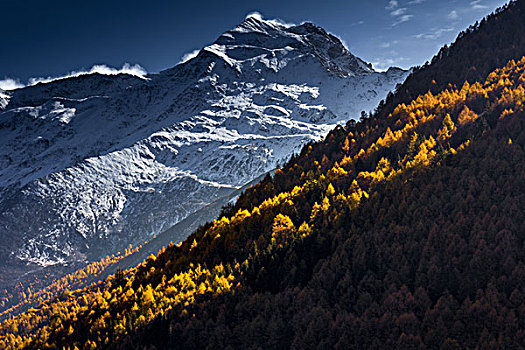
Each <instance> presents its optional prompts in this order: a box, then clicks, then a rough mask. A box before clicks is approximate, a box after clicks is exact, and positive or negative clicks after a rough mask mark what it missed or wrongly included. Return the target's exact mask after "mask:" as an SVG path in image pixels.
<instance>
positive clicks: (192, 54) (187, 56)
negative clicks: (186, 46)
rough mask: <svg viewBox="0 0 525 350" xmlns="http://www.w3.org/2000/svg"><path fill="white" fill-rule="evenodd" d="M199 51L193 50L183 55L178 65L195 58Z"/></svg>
mask: <svg viewBox="0 0 525 350" xmlns="http://www.w3.org/2000/svg"><path fill="white" fill-rule="evenodd" d="M200 51H201V50H199V49H197V50H193V51H191V52H187V53H185V54H184V55H182V57H181V59H180V61H179V63H178V64H180V63H185V62H188V61H189V60H191V59H192V58H195V57H197V55H198V54H199V52H200Z"/></svg>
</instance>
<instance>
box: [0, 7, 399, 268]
mask: <svg viewBox="0 0 525 350" xmlns="http://www.w3.org/2000/svg"><path fill="white" fill-rule="evenodd" d="M407 74H408V73H407V72H406V71H403V70H401V69H396V68H393V69H390V70H388V71H387V72H376V71H374V70H373V68H372V67H371V65H369V64H367V63H366V62H364V61H362V60H361V59H359V58H357V57H355V56H354V55H352V54H351V53H350V52H349V51H348V50H347V49H346V48H345V47H344V45H343V44H342V43H341V42H340V40H339V39H337V38H336V37H335V36H333V35H331V34H329V33H327V32H326V31H325V30H323V29H322V28H319V27H317V26H315V25H313V24H311V23H304V24H301V25H297V26H296V25H293V26H292V25H285V24H281V23H280V22H278V21H272V20H263V19H261V18H259V17H257V16H249V17H248V18H247V19H246V20H245V21H244V22H243V23H241V24H240V25H239V26H237V27H235V28H234V29H233V30H231V31H228V32H226V33H224V34H222V35H221V36H220V37H219V38H218V39H217V40H216V41H215V42H214V43H213V44H211V45H209V46H206V47H204V48H203V49H202V50H200V52H199V53H198V54H197V55H196V57H194V58H192V59H190V60H188V61H186V62H184V63H181V64H179V65H177V66H175V67H173V68H171V69H168V70H165V71H162V72H160V73H158V74H150V75H148V76H147V77H146V78H147V79H144V78H143V77H137V76H132V75H128V74H119V75H104V74H99V73H94V74H86V75H78V76H73V77H69V78H65V79H60V80H54V81H51V82H48V83H40V84H37V85H34V86H30V87H26V88H22V89H18V90H13V91H10V92H9V93H5V92H3V91H0V227H2V228H3V229H2V231H1V232H0V239H2V242H3V243H2V245H1V246H0V252H1V253H2V256H3V257H4V258H2V259H1V260H0V264H3V265H4V266H7V265H8V264H9V261H14V260H13V259H15V260H17V261H20V260H21V261H26V262H31V263H36V264H39V265H44V266H45V265H53V264H59V263H60V264H64V263H68V262H70V261H84V260H86V259H89V260H92V259H96V258H98V257H100V256H101V255H106V254H108V253H112V252H115V251H118V250H123V247H125V246H127V245H128V244H130V243H132V244H136V243H139V242H142V241H144V240H145V239H149V238H150V237H151V236H152V235H154V234H156V233H159V232H161V231H162V230H165V229H166V228H168V227H170V226H171V225H173V224H175V223H177V222H178V221H180V220H182V219H183V218H185V217H186V216H188V215H189V214H191V213H192V212H195V211H196V210H198V209H200V208H202V207H203V206H205V205H206V204H208V203H210V202H211V201H213V200H214V199H216V198H218V197H221V196H223V195H225V194H228V193H230V192H232V191H233V190H234V189H236V188H238V187H240V186H242V185H244V184H246V183H248V182H250V181H251V180H253V179H255V178H256V177H258V176H260V175H261V174H264V173H265V172H267V171H270V170H271V169H274V168H275V167H276V166H277V165H278V164H281V163H283V162H284V161H285V160H286V159H288V158H289V157H290V155H291V154H293V153H294V152H298V151H299V150H300V149H301V147H302V146H303V145H304V144H306V143H308V142H310V141H314V140H319V139H320V138H322V137H323V136H324V135H325V134H326V133H327V132H328V131H329V130H330V129H332V128H333V127H334V126H335V125H336V124H337V123H341V122H344V121H346V120H348V119H350V118H356V117H357V116H359V115H360V112H361V111H362V110H365V111H369V110H373V109H374V108H375V107H376V105H377V104H378V102H379V101H380V100H381V99H384V98H385V96H386V95H387V93H388V92H389V91H391V90H393V89H394V88H395V86H396V84H398V83H400V82H402V81H403V80H404V79H405V77H406V75H407Z"/></svg>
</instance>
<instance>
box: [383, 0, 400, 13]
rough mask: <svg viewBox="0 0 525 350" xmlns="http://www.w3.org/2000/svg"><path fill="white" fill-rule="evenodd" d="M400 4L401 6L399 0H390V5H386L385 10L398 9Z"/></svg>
mask: <svg viewBox="0 0 525 350" xmlns="http://www.w3.org/2000/svg"><path fill="white" fill-rule="evenodd" d="M398 6H399V2H397V0H390V1H389V2H388V5H387V6H386V7H385V10H387V11H391V10H394V9H396V8H397V7H398Z"/></svg>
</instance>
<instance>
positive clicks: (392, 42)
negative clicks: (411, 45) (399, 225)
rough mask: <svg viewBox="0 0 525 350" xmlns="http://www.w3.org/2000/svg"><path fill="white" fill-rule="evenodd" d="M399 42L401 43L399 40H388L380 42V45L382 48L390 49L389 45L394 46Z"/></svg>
mask: <svg viewBox="0 0 525 350" xmlns="http://www.w3.org/2000/svg"><path fill="white" fill-rule="evenodd" d="M397 44H399V41H398V40H394V41H391V42H390V41H387V42H383V43H380V44H379V47H380V48H381V49H388V48H389V47H392V46H394V45H397Z"/></svg>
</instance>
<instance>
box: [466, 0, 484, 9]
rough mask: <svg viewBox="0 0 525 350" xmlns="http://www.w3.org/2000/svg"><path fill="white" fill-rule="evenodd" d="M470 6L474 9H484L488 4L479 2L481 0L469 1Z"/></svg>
mask: <svg viewBox="0 0 525 350" xmlns="http://www.w3.org/2000/svg"><path fill="white" fill-rule="evenodd" d="M470 7H471V8H473V9H474V10H484V9H487V8H488V6H486V5H482V4H481V0H474V1H471V2H470Z"/></svg>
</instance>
